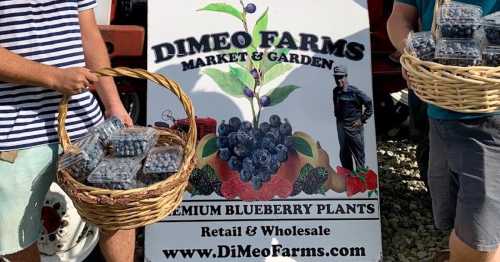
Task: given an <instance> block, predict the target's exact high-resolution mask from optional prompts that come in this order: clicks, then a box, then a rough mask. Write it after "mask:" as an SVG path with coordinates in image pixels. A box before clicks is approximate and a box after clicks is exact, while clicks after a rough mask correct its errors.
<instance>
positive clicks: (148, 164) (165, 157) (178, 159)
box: [142, 146, 184, 174]
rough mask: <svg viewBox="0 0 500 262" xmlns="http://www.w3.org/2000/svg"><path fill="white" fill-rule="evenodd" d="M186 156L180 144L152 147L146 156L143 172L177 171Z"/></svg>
mask: <svg viewBox="0 0 500 262" xmlns="http://www.w3.org/2000/svg"><path fill="white" fill-rule="evenodd" d="M183 157H184V150H183V149H182V147H180V146H161V147H155V148H153V149H151V150H150V151H149V153H148V155H147V157H146V161H145V162H144V166H143V169H142V172H143V173H144V174H162V173H175V172H177V171H178V170H179V167H180V166H181V164H182V159H183Z"/></svg>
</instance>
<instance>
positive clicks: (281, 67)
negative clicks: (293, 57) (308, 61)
mask: <svg viewBox="0 0 500 262" xmlns="http://www.w3.org/2000/svg"><path fill="white" fill-rule="evenodd" d="M292 68H293V66H292V65H291V64H285V63H281V64H277V65H276V66H273V67H272V68H271V69H270V70H269V71H267V72H266V73H265V74H264V82H263V85H265V84H267V83H269V82H271V81H273V80H274V79H276V78H278V77H279V76H281V75H283V74H285V73H286V72H288V71H290V70H292Z"/></svg>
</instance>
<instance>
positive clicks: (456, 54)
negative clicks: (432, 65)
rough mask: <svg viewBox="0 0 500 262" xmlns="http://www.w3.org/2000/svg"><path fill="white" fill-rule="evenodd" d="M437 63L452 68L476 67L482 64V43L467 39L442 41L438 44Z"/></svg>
mask: <svg viewBox="0 0 500 262" xmlns="http://www.w3.org/2000/svg"><path fill="white" fill-rule="evenodd" d="M434 60H435V61H436V62H438V63H441V64H443V65H452V66H476V65H480V64H481V63H482V57H481V48H480V42H479V41H477V40H468V39H467V40H466V39H461V40H459V39H440V40H439V41H437V43H436V54H435V59H434Z"/></svg>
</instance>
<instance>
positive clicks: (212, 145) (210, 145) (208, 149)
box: [201, 136, 217, 157]
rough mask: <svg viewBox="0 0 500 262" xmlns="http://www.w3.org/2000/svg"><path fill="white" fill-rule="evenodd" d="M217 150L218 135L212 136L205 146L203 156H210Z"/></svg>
mask: <svg viewBox="0 0 500 262" xmlns="http://www.w3.org/2000/svg"><path fill="white" fill-rule="evenodd" d="M216 152H217V139H216V137H215V136H214V137H212V138H210V139H209V140H208V141H207V143H206V144H205V146H204V147H203V152H202V154H201V156H202V157H207V156H210V155H212V154H214V153H216Z"/></svg>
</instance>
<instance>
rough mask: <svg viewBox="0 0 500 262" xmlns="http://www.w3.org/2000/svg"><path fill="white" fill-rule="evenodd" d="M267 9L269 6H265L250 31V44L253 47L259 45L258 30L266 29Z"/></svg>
mask: <svg viewBox="0 0 500 262" xmlns="http://www.w3.org/2000/svg"><path fill="white" fill-rule="evenodd" d="M267 11H269V8H267V9H266V11H265V12H264V13H263V14H262V16H261V17H260V18H259V19H258V20H257V22H256V23H255V26H254V28H253V31H252V39H253V41H252V44H253V46H254V47H255V48H257V47H259V46H260V44H261V41H262V39H261V36H260V32H261V31H266V30H267V24H268V22H269V17H268V12H267Z"/></svg>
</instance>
